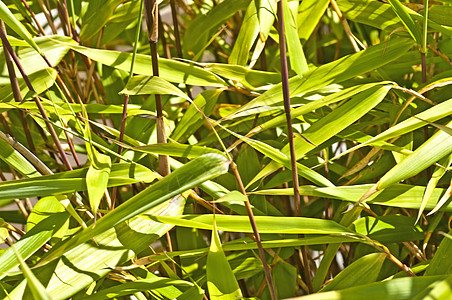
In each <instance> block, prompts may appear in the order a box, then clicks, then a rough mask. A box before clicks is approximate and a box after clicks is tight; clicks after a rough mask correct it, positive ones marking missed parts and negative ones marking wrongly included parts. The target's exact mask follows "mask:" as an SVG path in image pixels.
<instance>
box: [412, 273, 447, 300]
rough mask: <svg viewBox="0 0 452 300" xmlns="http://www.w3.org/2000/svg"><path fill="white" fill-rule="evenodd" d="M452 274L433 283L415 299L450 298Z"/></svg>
mask: <svg viewBox="0 0 452 300" xmlns="http://www.w3.org/2000/svg"><path fill="white" fill-rule="evenodd" d="M451 287H452V275H449V276H448V277H446V278H445V279H444V280H441V281H437V282H435V283H432V284H431V285H430V286H428V287H426V288H425V289H424V290H423V291H422V292H420V293H419V294H418V295H417V296H416V297H414V298H413V300H420V299H423V300H428V299H450V297H451V295H452V288H451Z"/></svg>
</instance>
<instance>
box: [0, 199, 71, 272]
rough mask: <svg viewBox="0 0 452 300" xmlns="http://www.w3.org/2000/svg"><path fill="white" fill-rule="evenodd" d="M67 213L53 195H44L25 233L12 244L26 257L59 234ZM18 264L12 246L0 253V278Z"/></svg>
mask: <svg viewBox="0 0 452 300" xmlns="http://www.w3.org/2000/svg"><path fill="white" fill-rule="evenodd" d="M68 221H69V213H67V212H66V211H65V209H64V208H63V206H62V205H61V204H60V203H59V202H58V200H57V199H56V198H55V197H44V198H42V199H41V200H39V201H38V203H37V204H36V205H35V207H34V208H33V211H32V212H31V214H30V216H29V217H28V220H27V233H26V234H25V235H24V236H23V237H22V238H21V239H20V240H18V241H17V242H16V243H15V244H14V246H15V248H16V251H17V252H18V253H19V254H20V256H21V257H23V258H24V259H28V258H29V257H30V256H31V255H32V254H33V253H35V252H36V251H37V250H39V249H40V248H41V247H42V246H43V245H44V244H45V243H46V242H47V241H48V240H49V239H50V238H51V237H53V236H54V237H58V236H61V235H60V234H57V232H60V233H62V234H64V233H65V228H67V227H68V225H69V224H68ZM18 265H19V261H18V260H17V259H16V257H15V254H14V251H13V249H12V248H9V249H7V250H6V251H5V252H3V253H2V254H1V255H0V278H3V277H5V276H6V275H7V272H9V271H10V270H12V269H13V268H15V267H17V266H18Z"/></svg>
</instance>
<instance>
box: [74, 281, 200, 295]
mask: <svg viewBox="0 0 452 300" xmlns="http://www.w3.org/2000/svg"><path fill="white" fill-rule="evenodd" d="M167 286H193V284H192V283H191V282H188V281H184V280H174V279H170V278H163V277H151V278H149V279H139V280H135V281H132V282H125V283H121V284H120V285H117V286H113V287H110V288H107V289H103V290H101V291H98V292H97V293H95V294H94V295H91V296H85V297H83V299H87V300H103V299H112V298H117V297H121V296H127V295H132V294H134V293H137V292H144V291H152V290H156V289H161V288H164V287H167Z"/></svg>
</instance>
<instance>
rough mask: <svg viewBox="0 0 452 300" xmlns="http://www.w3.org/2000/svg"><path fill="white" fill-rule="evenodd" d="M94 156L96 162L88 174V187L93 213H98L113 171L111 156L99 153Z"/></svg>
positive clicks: (93, 162) (90, 167)
mask: <svg viewBox="0 0 452 300" xmlns="http://www.w3.org/2000/svg"><path fill="white" fill-rule="evenodd" d="M94 151H95V152H96V154H95V155H94V156H93V159H94V161H92V164H91V165H90V166H89V169H88V172H87V173H86V187H87V190H88V197H89V204H90V207H91V209H92V211H93V213H97V208H98V207H99V204H100V201H101V200H102V197H103V195H104V193H105V189H106V188H107V185H108V177H109V175H110V171H111V158H110V156H107V155H104V154H101V153H97V150H94Z"/></svg>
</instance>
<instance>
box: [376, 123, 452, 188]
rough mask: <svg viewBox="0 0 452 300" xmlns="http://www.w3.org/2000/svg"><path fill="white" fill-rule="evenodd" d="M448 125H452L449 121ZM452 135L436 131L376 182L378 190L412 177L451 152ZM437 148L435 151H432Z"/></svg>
mask: <svg viewBox="0 0 452 300" xmlns="http://www.w3.org/2000/svg"><path fill="white" fill-rule="evenodd" d="M447 125H449V126H450V125H452V122H449V123H448V124H447ZM451 143H452V136H450V135H449V134H448V133H446V132H444V131H439V132H437V133H435V134H434V135H433V136H432V137H431V138H429V139H428V140H427V141H426V142H425V143H423V144H422V145H421V146H419V147H418V148H417V149H416V150H414V152H413V153H412V154H410V155H408V156H407V157H406V158H405V159H404V160H403V161H401V162H400V163H398V164H397V165H396V166H395V167H393V168H392V169H391V170H390V171H389V172H387V173H386V174H385V175H384V176H383V177H382V178H381V179H380V180H379V181H378V183H377V184H376V188H377V189H378V190H381V189H384V188H386V187H388V186H390V185H392V184H394V183H397V182H399V181H401V180H403V179H406V178H410V177H412V176H414V175H416V174H418V173H419V172H421V171H423V170H425V169H426V168H428V167H429V166H431V165H432V164H434V163H435V162H437V161H438V160H440V159H441V158H443V157H445V156H446V155H448V154H450V153H451V151H452V149H451V147H450V144H451ZM432 149H435V151H432Z"/></svg>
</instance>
